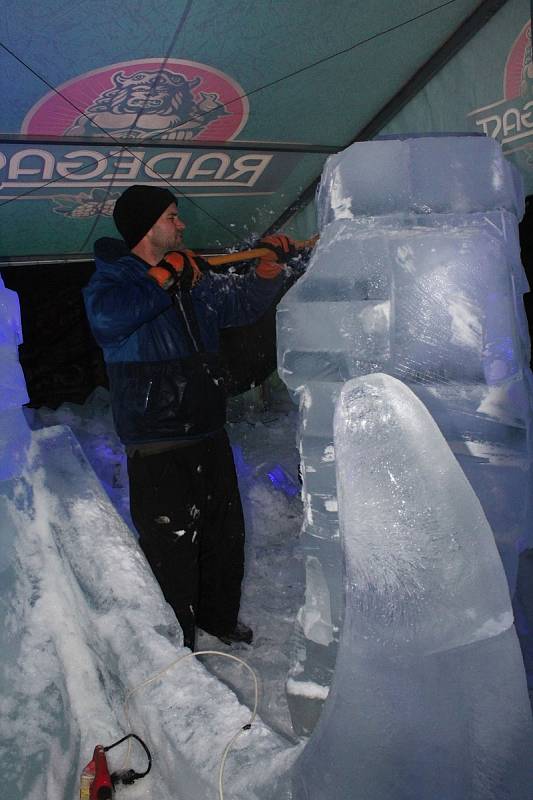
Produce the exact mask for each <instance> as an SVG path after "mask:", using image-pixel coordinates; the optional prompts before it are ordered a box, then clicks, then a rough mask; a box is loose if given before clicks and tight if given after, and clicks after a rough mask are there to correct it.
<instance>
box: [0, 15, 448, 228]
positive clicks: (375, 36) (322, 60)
mask: <svg viewBox="0 0 533 800" xmlns="http://www.w3.org/2000/svg"><path fill="white" fill-rule="evenodd" d="M455 2H457V0H446V2H444V3H441V4H440V5H438V6H435V7H434V8H431V9H428V10H427V11H423V12H421V13H420V14H417V15H415V16H414V17H410V18H409V19H407V20H404V21H403V22H400V23H398V24H397V25H392V26H391V27H389V28H386V29H385V30H383V31H379V32H378V33H375V34H373V35H372V36H368V37H367V38H365V39H361V40H359V41H358V42H355V44H353V45H350V47H346V48H344V49H342V50H338V51H336V52H335V53H331V54H330V55H329V56H324V57H323V58H320V59H317V60H316V61H314V62H312V63H311V64H307V65H306V66H304V67H300V68H299V69H297V70H294V71H293V72H290V73H287V74H286V75H283V76H281V77H280V78H276V80H274V81H270V82H269V83H265V84H263V85H262V86H258V87H256V88H255V89H251V90H250V91H249V92H245V93H244V94H242V95H238V96H236V97H234V98H232V99H231V100H228V101H227V102H226V103H224V104H222V103H220V104H218V105H217V104H215V105H214V107H213V108H212V109H210V110H209V111H206V112H205V113H203V114H202V119H205V118H206V117H208V116H209V115H210V114H212V113H214V112H215V111H217V110H218V109H220V108H224V107H226V106H229V105H231V104H232V103H235V102H237V101H238V100H242V99H244V98H246V97H250V96H251V95H253V94H256V93H257V92H261V91H263V90H264V89H268V88H271V87H272V86H276V85H277V84H278V83H282V82H283V81H285V80H288V79H289V78H292V77H294V76H295V75H299V74H301V73H302V72H306V71H307V70H309V69H312V68H313V67H316V66H318V65H319V64H323V63H325V62H326V61H330V60H331V59H333V58H337V57H338V56H340V55H344V54H345V53H348V52H350V51H351V50H355V49H356V48H357V47H361V46H362V45H364V44H368V42H371V41H374V40H375V39H378V38H380V37H381V36H385V35H387V34H388V33H392V32H394V31H396V30H398V29H399V28H402V27H405V26H406V25H409V24H411V23H412V22H416V21H417V20H419V19H422V18H423V17H426V16H428V15H430V14H433V13H435V12H436V11H440V10H441V9H442V8H445V7H446V6H449V5H452V4H453V3H455ZM0 47H1V48H3V49H4V50H5V51H6V52H7V53H9V55H11V56H12V58H14V59H15V60H16V61H18V62H19V63H20V64H21V65H22V66H23V67H25V68H26V69H27V70H29V72H31V73H32V74H33V75H34V76H35V77H36V78H38V79H39V80H41V81H42V82H43V83H44V84H45V85H46V86H48V87H49V89H51V90H52V91H53V92H55V93H56V94H57V95H58V96H59V97H61V98H62V99H63V100H64V101H65V102H66V103H68V104H69V105H71V106H72V107H73V108H74V109H75V110H76V111H77V112H78V113H79V114H81V115H82V116H84V117H85V118H86V119H88V120H89V121H90V122H91V123H92V124H93V125H95V126H96V127H97V128H99V130H101V131H102V132H103V133H104V134H105V136H107V137H108V138H109V139H110V140H111V141H112V142H114V143H115V144H117V145H118V146H119V147H120V148H121V149H123V150H125V151H126V152H127V153H129V155H131V156H132V157H133V158H135V159H137V160H138V161H140V162H141V164H143V165H145V162H144V161H143V159H142V158H140V157H139V156H137V155H135V153H133V152H132V151H131V150H129V148H127V147H124V145H123V144H122V143H121V141H120V139H117V138H116V137H114V136H113V135H112V134H110V133H109V131H107V130H106V129H105V128H102V127H101V126H100V125H98V124H97V123H95V122H94V120H92V119H90V118H89V117H88V116H87V114H85V112H84V111H82V110H81V109H79V108H78V107H77V106H76V104H75V103H73V102H72V101H71V100H69V98H68V97H65V95H64V94H63V93H62V92H60V91H59V90H58V89H57V88H55V87H54V86H53V85H52V84H51V83H49V81H47V80H46V78H44V77H43V76H42V75H40V74H39V73H38V72H36V71H35V70H34V69H33V68H32V67H30V65H29V64H26V62H25V61H24V60H23V59H21V58H20V57H19V56H17V55H16V53H14V52H13V50H11V49H10V48H9V47H7V45H5V44H4V43H3V42H1V41H0ZM167 58H168V57H167ZM197 118H198V117H197V115H192V116H191V117H189V118H188V119H187V120H186V121H185V122H184V123H182V124H186V123H187V122H191V121H193V120H194V119H197ZM146 138H147V139H150V140H151V139H153V138H154V135H152V136H148V137H146ZM105 158H107V156H104V157H102V159H100V160H102V161H103V160H104V159H105ZM96 163H98V161H97V162H96ZM83 168H84V167H81V168H80V170H81V169H83ZM76 171H77V170H72V174H74V173H75V172H76ZM153 171H154V172H156V173H157V174H158V175H159V177H160V178H161V179H162V180H164V181H165V182H166V183H168V185H169V186H171V187H172V189H173V190H174V191H176V192H178V193H179V194H180V195H182V196H184V197H186V198H187V200H188V201H189V202H190V203H192V204H193V205H194V206H196V207H197V208H198V209H199V210H200V211H202V212H203V213H204V214H206V215H207V216H208V217H210V218H211V219H212V220H213V221H214V222H216V223H217V224H218V225H220V226H221V227H222V228H223V229H224V230H225V231H226V232H228V233H231V235H232V236H233V237H234V238H235V239H236V240H238V238H239V237H238V236H237V235H236V234H235V232H234V231H232V230H231V229H230V228H228V227H226V226H225V225H224V224H223V223H222V222H220V220H218V219H217V218H216V217H215V216H213V215H212V214H210V213H209V212H208V211H206V210H205V209H204V208H202V206H200V205H199V204H198V203H196V202H195V201H193V200H192V199H191V198H190V196H187V195H186V194H185V192H182V191H181V190H180V189H178V188H177V187H175V186H174V185H173V184H172V183H171V182H170V181H169V180H167V178H165V177H164V176H163V175H161V174H160V173H159V172H157V170H153ZM58 180H61V178H54V179H53V180H50V181H48V182H47V183H44V184H42V185H41V186H39V187H37V188H34V189H30V190H28V191H26V192H23V193H22V194H20V195H17V197H14V198H11V199H10V200H4V201H3V202H2V203H0V208H1V207H2V206H5V205H8V204H9V203H12V202H14V201H15V200H19V199H21V198H24V197H27V196H28V195H30V194H33V193H34V192H35V191H39V190H41V189H43V188H46V187H47V186H50V185H51V184H53V183H55V182H56V181H58ZM108 191H109V190H108Z"/></svg>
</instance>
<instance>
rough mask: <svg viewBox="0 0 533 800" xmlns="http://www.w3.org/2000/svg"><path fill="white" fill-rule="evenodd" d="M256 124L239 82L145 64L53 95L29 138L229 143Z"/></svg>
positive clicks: (86, 79) (198, 67)
mask: <svg viewBox="0 0 533 800" xmlns="http://www.w3.org/2000/svg"><path fill="white" fill-rule="evenodd" d="M247 120H248V101H247V99H246V98H245V97H244V91H243V89H242V87H240V86H239V85H238V84H237V83H236V82H235V81H233V80H232V79H231V78H229V77H228V76H227V75H225V74H224V73H223V72H220V71H219V70H216V69H213V68H212V67H209V66H208V65H206V64H200V63H197V62H194V61H184V60H181V59H168V60H166V61H164V60H163V59H157V58H152V59H144V60H139V61H126V62H123V63H121V64H113V65H111V66H107V67H102V68H101V69H98V70H94V71H93V72H88V73H86V74H84V75H82V76H80V77H78V78H75V79H73V80H71V81H68V82H67V83H64V84H63V85H62V86H59V87H58V89H57V92H49V93H48V94H47V95H45V97H43V98H42V99H41V100H40V101H39V102H38V103H37V104H36V105H35V106H33V108H32V109H30V111H29V112H28V114H27V115H26V117H25V119H24V121H23V123H22V127H21V132H22V133H26V134H30V135H31V134H34V135H35V134H48V135H56V136H79V137H87V136H89V137H104V136H106V135H111V136H112V137H113V138H117V139H124V138H126V139H138V140H139V141H143V140H149V139H153V140H167V141H192V140H195V139H196V140H202V139H204V140H211V141H227V140H230V139H234V138H235V137H236V136H237V135H238V134H239V133H240V131H241V130H242V129H243V127H244V126H245V125H246V122H247Z"/></svg>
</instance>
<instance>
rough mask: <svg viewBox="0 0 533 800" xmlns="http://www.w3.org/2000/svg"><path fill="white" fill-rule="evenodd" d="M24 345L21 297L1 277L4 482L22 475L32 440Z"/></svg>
mask: <svg viewBox="0 0 533 800" xmlns="http://www.w3.org/2000/svg"><path fill="white" fill-rule="evenodd" d="M21 342H22V328H21V322H20V308H19V301H18V297H17V294H16V292H13V291H11V290H10V289H6V288H5V286H4V283H3V281H2V278H1V277H0V481H2V480H7V479H8V478H12V477H14V476H15V475H17V474H18V473H19V471H20V469H21V466H22V464H23V461H24V457H25V453H26V449H27V447H28V444H29V441H30V429H29V427H28V425H27V423H26V420H25V417H24V413H23V411H22V406H23V405H24V403H27V402H28V400H29V398H28V393H27V391H26V381H25V380H24V374H23V372H22V368H21V366H20V363H19V357H18V345H19V344H21Z"/></svg>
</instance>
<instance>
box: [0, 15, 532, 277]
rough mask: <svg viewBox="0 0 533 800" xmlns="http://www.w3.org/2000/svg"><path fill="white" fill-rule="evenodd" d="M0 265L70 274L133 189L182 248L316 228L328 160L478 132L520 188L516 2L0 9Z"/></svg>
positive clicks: (523, 125)
mask: <svg viewBox="0 0 533 800" xmlns="http://www.w3.org/2000/svg"><path fill="white" fill-rule="evenodd" d="M0 62H1V63H0V75H1V92H0V104H1V108H2V113H1V123H0V125H1V128H0V264H1V263H3V264H4V265H6V264H14V265H17V264H29V263H38V262H49V263H54V262H57V261H67V262H68V261H83V260H87V258H90V257H91V253H92V245H93V243H94V241H95V239H97V238H99V237H101V236H106V235H116V231H115V228H114V225H113V222H112V217H111V214H112V209H113V204H114V201H115V199H116V197H117V196H118V195H119V194H120V193H121V191H123V189H124V188H125V187H126V186H128V185H130V184H132V183H145V184H152V185H159V186H167V187H169V188H172V189H173V191H174V192H175V193H176V195H177V196H178V198H179V205H180V210H181V214H182V216H183V218H184V221H185V222H186V224H187V234H186V242H187V244H188V245H189V246H190V247H192V248H195V249H202V250H224V249H228V248H234V247H235V246H239V245H240V243H243V242H244V243H247V242H251V241H253V240H254V239H255V238H257V237H258V236H260V235H261V234H263V233H265V231H269V230H274V229H279V228H283V229H284V230H286V231H288V232H290V233H293V234H294V235H297V236H298V238H306V237H308V236H310V235H312V234H313V233H314V232H315V225H316V223H315V217H314V213H313V199H314V194H315V188H316V182H317V180H318V178H319V176H320V173H321V170H322V167H323V164H324V161H325V159H326V158H327V156H328V155H329V154H330V153H332V152H337V151H338V150H340V149H342V148H344V147H345V146H347V145H348V144H349V143H351V142H352V141H354V140H357V139H368V138H372V137H374V136H376V135H378V134H380V133H388V134H390V133H406V132H418V133H423V132H431V131H439V132H446V131H453V132H460V131H468V132H480V133H485V134H486V135H488V136H495V137H496V138H498V139H499V140H500V141H501V142H502V146H503V147H504V150H505V151H506V153H508V155H509V158H511V159H513V160H514V161H515V163H516V164H517V165H518V167H519V169H520V170H521V172H522V174H523V176H524V182H525V186H526V191H527V192H530V191H531V190H532V187H533V159H532V155H531V154H532V153H533V150H531V147H532V144H533V138H532V137H533V117H532V118H531V119H530V113H531V112H530V104H533V100H531V99H530V98H533V68H532V64H531V25H530V3H529V0H507V2H505V0H503V2H502V0H498V1H496V0H492V2H489V0H485V2H481V3H480V2H479V0H448V1H447V2H442V1H441V2H439V1H438V0H403V2H402V3H391V2H390V1H389V2H386V1H385V0H373V2H371V3H369V2H366V3H363V2H359V0H332V2H328V3H326V2H324V0H271V2H266V0H247V1H246V2H242V0H217V1H216V2H215V0H142V1H141V0H131V2H127V3H124V2H123V1H122V0H121V1H120V2H118V0H91V1H90V2H89V0H87V1H86V2H79V3H72V2H66V0H41V1H40V2H39V3H38V4H35V5H34V6H32V11H31V16H30V15H29V14H28V9H27V5H26V4H24V3H21V2H20V0H4V2H3V6H2V15H1V16H0Z"/></svg>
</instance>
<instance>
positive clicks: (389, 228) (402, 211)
mask: <svg viewBox="0 0 533 800" xmlns="http://www.w3.org/2000/svg"><path fill="white" fill-rule="evenodd" d="M318 208H319V220H320V226H321V235H320V240H319V242H318V245H317V246H316V248H315V251H314V253H313V256H312V259H311V262H310V264H309V266H308V269H307V271H306V273H305V274H304V275H303V277H302V278H300V280H299V281H298V282H297V283H296V284H295V285H294V286H293V287H292V288H291V289H290V291H289V292H288V293H287V294H286V295H285V297H284V298H283V299H282V301H281V303H280V305H279V306H278V316H277V325H278V370H279V374H280V376H281V378H282V379H283V381H284V382H285V383H286V385H287V387H288V388H289V390H290V391H291V392H292V393H293V395H295V396H297V397H298V400H299V403H300V430H299V434H298V446H299V449H300V455H301V472H302V478H303V487H302V497H303V501H304V508H305V521H304V530H303V537H302V543H303V547H304V550H305V552H306V557H307V559H308V560H311V562H312V563H311V564H310V565H309V568H308V574H309V576H310V580H311V581H312V583H313V585H314V586H318V587H321V590H320V593H319V594H320V597H319V598H313V597H312V592H307V593H306V607H305V608H304V609H303V610H302V612H301V614H300V615H299V625H300V630H299V631H298V636H300V637H301V641H300V647H299V650H300V655H299V656H298V660H297V662H296V663H295V664H294V666H293V670H292V674H291V686H294V681H295V680H301V681H303V682H306V681H308V680H310V676H311V675H312V676H313V677H312V679H313V680H316V681H317V682H318V683H319V684H321V685H322V687H323V688H324V686H326V684H327V683H328V681H329V679H330V678H331V673H332V670H333V666H334V663H335V641H336V638H337V634H336V629H338V627H339V625H340V622H341V612H340V609H341V608H342V588H341V586H340V578H339V575H340V572H341V553H340V545H339V540H338V531H339V526H338V518H337V507H336V483H335V448H334V446H333V407H334V403H335V399H336V397H337V396H338V394H339V391H340V389H341V387H342V385H343V383H344V382H345V381H347V380H349V379H351V378H355V377H358V376H362V375H366V374H370V373H375V372H385V373H388V374H390V375H392V376H395V377H396V378H399V379H400V380H401V381H403V382H404V383H405V384H406V385H407V386H409V387H410V388H411V389H412V390H413V391H414V392H415V394H416V395H417V396H418V397H419V398H420V399H421V400H422V401H423V403H424V404H425V405H426V407H427V408H428V409H429V411H430V413H431V414H432V416H433V418H434V419H435V421H436V422H437V424H438V426H439V428H440V430H441V432H442V433H443V435H444V436H445V438H446V440H447V442H448V445H449V447H450V448H451V450H452V452H453V453H454V455H455V456H456V458H457V460H458V462H459V463H460V465H461V466H462V468H463V470H464V472H465V474H466V475H467V477H468V479H469V481H470V482H471V484H472V487H473V488H474V491H475V492H476V494H477V496H478V498H479V500H480V502H481V504H482V506H483V510H484V512H485V514H486V516H487V518H488V521H489V524H490V526H491V528H492V531H493V533H494V536H495V539H496V542H497V545H498V549H499V552H500V556H501V558H502V561H503V563H504V566H505V571H506V575H507V579H508V584H509V587H510V589H511V592H512V591H513V590H514V587H515V583H516V572H517V563H518V551H519V550H520V549H522V548H524V547H526V546H528V545H531V544H532V543H533V535H532V529H533V526H532V525H531V514H530V511H529V509H530V507H531V441H532V435H531V434H532V431H531V421H532V391H531V388H532V383H533V381H532V376H531V372H530V369H529V359H530V342H529V333H528V326H527V320H526V317H525V312H524V305H523V298H522V296H523V294H524V292H526V291H527V290H528V285H527V280H526V278H525V274H524V270H523V267H522V265H521V262H520V249H519V242H518V217H519V216H521V214H522V210H523V193H522V190H521V186H520V179H519V177H518V175H517V174H515V171H514V169H513V167H512V166H511V165H509V164H508V163H507V162H506V161H505V159H504V158H503V156H502V153H501V149H500V147H499V145H498V143H497V142H495V141H491V140H488V139H484V138H483V137H469V136H465V137H461V136H454V137H450V138H447V137H420V138H413V139H405V140H394V139H389V140H384V141H374V142H361V143H357V144H354V145H352V146H351V147H349V148H348V149H347V150H345V151H343V152H342V153H339V154H338V155H335V156H332V157H331V158H329V159H328V161H327V163H326V166H325V169H324V172H323V175H322V181H321V186H320V191H319V193H318ZM317 540H318V541H317ZM312 559H315V560H316V559H318V561H319V566H318V567H317V565H316V563H315V562H314V561H312ZM319 567H320V568H322V571H323V580H317V573H318V571H319ZM328 592H329V596H328ZM317 609H323V610H324V613H323V614H322V617H321V619H320V620H319V623H320V624H317V623H316V617H317ZM328 614H329V617H328ZM313 619H314V620H315V623H314V624H311V622H312V620H313ZM328 619H329V620H330V629H331V637H330V638H331V642H332V644H330V645H329V646H328V649H327V651H326V649H325V646H324V642H325V640H326V637H325V635H324V633H325V621H326V622H327V620H328ZM319 631H320V634H318V632H319ZM318 638H320V640H321V641H320V642H319V641H318ZM320 646H322V649H320ZM306 647H308V648H310V650H309V653H306ZM311 653H312V655H311ZM308 655H309V657H308ZM328 676H329V677H328ZM326 688H327V687H326ZM300 705H301V704H300ZM300 713H301V712H300V711H298V714H300ZM298 724H299V723H298V721H297V720H295V725H296V727H298ZM309 724H310V723H309V720H308V721H307V722H306V723H305V725H304V726H303V729H305V726H306V725H307V726H309ZM304 732H305V730H304Z"/></svg>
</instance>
